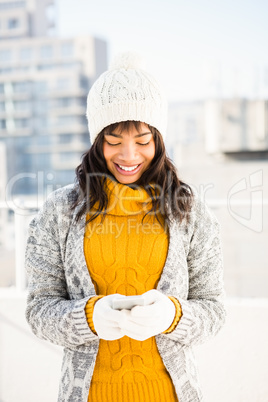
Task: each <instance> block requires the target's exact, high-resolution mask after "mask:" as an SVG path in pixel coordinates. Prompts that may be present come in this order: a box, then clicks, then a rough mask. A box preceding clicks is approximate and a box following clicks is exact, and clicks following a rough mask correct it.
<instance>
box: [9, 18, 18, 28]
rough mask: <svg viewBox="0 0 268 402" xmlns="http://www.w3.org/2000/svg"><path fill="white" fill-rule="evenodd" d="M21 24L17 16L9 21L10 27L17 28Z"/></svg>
mask: <svg viewBox="0 0 268 402" xmlns="http://www.w3.org/2000/svg"><path fill="white" fill-rule="evenodd" d="M18 26H19V20H18V19H17V18H10V19H9V20H8V23H7V27H8V29H17V28H18Z"/></svg>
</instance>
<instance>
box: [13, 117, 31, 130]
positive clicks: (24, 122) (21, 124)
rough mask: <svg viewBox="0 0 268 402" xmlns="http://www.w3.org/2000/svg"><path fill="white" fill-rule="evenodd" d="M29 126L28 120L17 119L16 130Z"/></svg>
mask: <svg viewBox="0 0 268 402" xmlns="http://www.w3.org/2000/svg"><path fill="white" fill-rule="evenodd" d="M28 126H29V120H28V119H16V120H15V127H16V128H25V127H28Z"/></svg>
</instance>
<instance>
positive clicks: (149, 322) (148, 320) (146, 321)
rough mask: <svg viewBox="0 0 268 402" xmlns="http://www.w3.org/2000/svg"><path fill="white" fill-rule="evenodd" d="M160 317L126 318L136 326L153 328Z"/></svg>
mask: <svg viewBox="0 0 268 402" xmlns="http://www.w3.org/2000/svg"><path fill="white" fill-rule="evenodd" d="M160 318H161V317H160V316H156V317H155V316H151V317H147V316H146V317H140V316H137V317H136V316H132V315H131V314H130V316H129V317H128V321H130V322H133V323H135V324H138V325H142V326H144V327H151V326H154V325H155V324H156V323H157V322H158V321H159V319H160Z"/></svg>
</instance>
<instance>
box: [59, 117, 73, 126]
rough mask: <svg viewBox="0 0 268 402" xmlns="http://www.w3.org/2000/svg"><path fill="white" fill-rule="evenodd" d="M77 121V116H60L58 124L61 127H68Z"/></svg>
mask: <svg viewBox="0 0 268 402" xmlns="http://www.w3.org/2000/svg"><path fill="white" fill-rule="evenodd" d="M76 121H77V119H76V117H75V116H58V120H57V123H58V125H60V126H67V125H71V124H74V123H75V122H76Z"/></svg>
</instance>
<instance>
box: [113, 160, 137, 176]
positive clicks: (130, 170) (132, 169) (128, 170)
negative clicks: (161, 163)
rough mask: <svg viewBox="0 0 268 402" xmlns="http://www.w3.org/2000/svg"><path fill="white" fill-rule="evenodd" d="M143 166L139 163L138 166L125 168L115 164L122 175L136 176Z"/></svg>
mask: <svg viewBox="0 0 268 402" xmlns="http://www.w3.org/2000/svg"><path fill="white" fill-rule="evenodd" d="M141 166H142V163H139V164H137V165H133V166H124V165H119V164H118V163H115V167H116V170H117V171H118V172H120V173H121V174H135V173H137V172H138V171H139V170H140V168H141Z"/></svg>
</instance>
